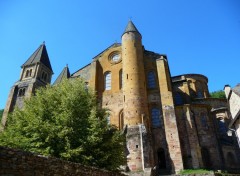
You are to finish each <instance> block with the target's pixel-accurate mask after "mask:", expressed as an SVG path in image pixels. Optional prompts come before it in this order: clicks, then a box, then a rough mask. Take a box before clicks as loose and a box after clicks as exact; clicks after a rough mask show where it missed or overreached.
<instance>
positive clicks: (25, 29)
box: [0, 0, 240, 109]
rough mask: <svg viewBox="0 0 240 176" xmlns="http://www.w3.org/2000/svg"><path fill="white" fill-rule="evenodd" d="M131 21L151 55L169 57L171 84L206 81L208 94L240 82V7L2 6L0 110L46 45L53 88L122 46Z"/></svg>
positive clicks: (166, 1) (106, 0) (193, 3)
mask: <svg viewBox="0 0 240 176" xmlns="http://www.w3.org/2000/svg"><path fill="white" fill-rule="evenodd" d="M129 18H131V19H132V21H133V22H134V24H135V25H136V26H137V28H138V30H139V31H140V32H141V34H142V36H143V44H144V46H145V48H146V49H147V50H151V51H154V52H157V53H161V54H167V56H168V60H169V64H170V71H171V74H172V76H174V75H180V74H187V73H198V74H203V75H205V76H207V77H208V78H209V89H210V91H214V90H220V89H223V87H224V85H225V84H229V85H231V86H235V85H236V84H237V83H238V82H240V79H239V68H240V1H239V0H137V1H135V0H132V1H129V0H121V1H120V0H111V1H110V0H101V1H100V0H88V1H80V0H71V1H66V0H65V1H63V0H38V1H37V0H34V1H33V0H24V1H20V0H11V1H10V0H1V1H0V61H1V69H0V109H1V108H4V106H5V104H6V100H7V97H8V93H9V91H10V88H11V86H12V85H13V84H14V82H16V81H17V80H18V79H19V75H20V71H21V69H20V66H21V65H22V64H23V63H24V62H25V61H26V60H27V59H28V58H29V56H30V55H31V54H32V53H33V52H34V51H35V50H36V49H37V47H39V45H40V44H41V43H42V42H43V41H45V42H46V47H47V50H48V54H49V57H50V60H51V64H52V67H53V70H54V73H55V74H54V76H53V80H52V82H53V81H54V80H55V79H56V77H57V76H58V74H59V73H60V72H61V70H62V69H63V67H64V66H65V65H66V64H68V65H69V68H70V72H71V73H73V72H75V71H76V70H78V69H79V68H81V67H83V66H85V65H86V64H88V63H89V62H91V59H92V58H93V57H94V56H95V55H97V54H98V53H100V52H101V51H102V50H104V49H105V48H106V47H108V46H109V45H111V44H112V43H114V42H116V41H117V42H121V34H122V32H123V31H124V29H125V27H126V25H127V22H128V20H129Z"/></svg>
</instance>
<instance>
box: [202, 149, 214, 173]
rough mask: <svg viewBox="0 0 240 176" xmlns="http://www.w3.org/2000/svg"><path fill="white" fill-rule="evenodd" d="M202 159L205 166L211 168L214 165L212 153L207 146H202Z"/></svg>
mask: <svg viewBox="0 0 240 176" xmlns="http://www.w3.org/2000/svg"><path fill="white" fill-rule="evenodd" d="M201 154H202V161H203V165H204V167H205V168H207V169H210V168H211V167H212V162H211V157H210V156H211V155H210V153H209V151H208V149H207V148H205V147H203V148H201Z"/></svg>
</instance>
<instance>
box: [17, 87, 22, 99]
mask: <svg viewBox="0 0 240 176" xmlns="http://www.w3.org/2000/svg"><path fill="white" fill-rule="evenodd" d="M18 96H19V97H21V96H22V89H19V92H18Z"/></svg>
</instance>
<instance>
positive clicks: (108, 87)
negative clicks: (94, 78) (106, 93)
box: [105, 72, 111, 90]
mask: <svg viewBox="0 0 240 176" xmlns="http://www.w3.org/2000/svg"><path fill="white" fill-rule="evenodd" d="M105 90H111V72H107V73H106V74H105Z"/></svg>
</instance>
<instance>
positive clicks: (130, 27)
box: [122, 20, 140, 35]
mask: <svg viewBox="0 0 240 176" xmlns="http://www.w3.org/2000/svg"><path fill="white" fill-rule="evenodd" d="M126 32H137V33H139V34H140V32H139V31H138V30H137V28H136V26H135V25H134V24H133V22H132V21H131V20H130V21H129V22H128V24H127V27H126V29H125V31H124V32H123V34H125V33H126ZM123 34H122V35H123Z"/></svg>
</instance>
